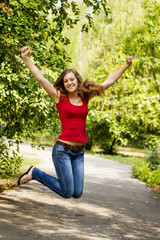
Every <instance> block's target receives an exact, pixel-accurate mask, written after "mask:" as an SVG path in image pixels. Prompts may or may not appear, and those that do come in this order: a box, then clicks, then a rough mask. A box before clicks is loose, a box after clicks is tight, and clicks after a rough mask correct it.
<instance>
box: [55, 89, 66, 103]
mask: <svg viewBox="0 0 160 240" xmlns="http://www.w3.org/2000/svg"><path fill="white" fill-rule="evenodd" d="M66 99H67V96H66V95H64V94H63V93H62V92H60V91H59V101H58V102H57V103H56V104H59V103H63V102H64V101H66Z"/></svg>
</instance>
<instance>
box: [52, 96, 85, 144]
mask: <svg viewBox="0 0 160 240" xmlns="http://www.w3.org/2000/svg"><path fill="white" fill-rule="evenodd" d="M88 100H89V98H88V97H85V98H82V105H81V106H76V105H73V104H72V103H71V102H70V100H69V97H65V96H64V95H62V94H60V100H59V102H58V103H57V104H56V107H57V110H58V113H59V116H60V120H61V124H62V133H61V134H60V135H59V137H58V139H59V140H64V141H71V142H84V143H86V142H87V132H86V118H87V114H88Z"/></svg>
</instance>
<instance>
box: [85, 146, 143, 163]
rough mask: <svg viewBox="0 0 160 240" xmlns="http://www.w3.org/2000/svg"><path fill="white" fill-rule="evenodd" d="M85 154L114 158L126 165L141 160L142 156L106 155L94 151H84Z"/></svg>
mask: <svg viewBox="0 0 160 240" xmlns="http://www.w3.org/2000/svg"><path fill="white" fill-rule="evenodd" d="M85 152H86V154H89V155H93V156H97V157H102V158H106V159H110V160H114V161H117V162H120V163H123V164H128V165H133V164H134V163H135V161H141V160H143V157H139V156H138V157H135V156H127V155H122V154H117V155H108V154H103V153H97V152H94V151H88V150H86V151H85Z"/></svg>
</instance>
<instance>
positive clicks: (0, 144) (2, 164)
mask: <svg viewBox="0 0 160 240" xmlns="http://www.w3.org/2000/svg"><path fill="white" fill-rule="evenodd" d="M11 145H12V144H11V141H10V142H8V141H7V140H5V139H4V138H1V139H0V156H1V159H0V169H1V171H0V177H11V176H14V174H16V173H17V171H18V170H19V168H20V165H21V162H22V158H21V157H19V156H18V154H17V153H18V149H16V150H13V151H12V156H10V155H9V147H10V146H11Z"/></svg>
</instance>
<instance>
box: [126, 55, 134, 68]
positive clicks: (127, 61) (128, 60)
mask: <svg viewBox="0 0 160 240" xmlns="http://www.w3.org/2000/svg"><path fill="white" fill-rule="evenodd" d="M132 59H133V56H129V57H126V63H127V64H128V65H129V66H130V65H131V64H132Z"/></svg>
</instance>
